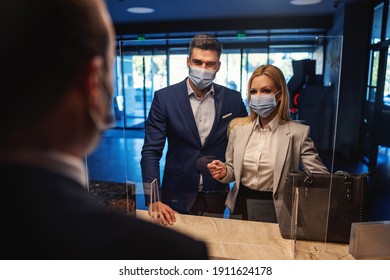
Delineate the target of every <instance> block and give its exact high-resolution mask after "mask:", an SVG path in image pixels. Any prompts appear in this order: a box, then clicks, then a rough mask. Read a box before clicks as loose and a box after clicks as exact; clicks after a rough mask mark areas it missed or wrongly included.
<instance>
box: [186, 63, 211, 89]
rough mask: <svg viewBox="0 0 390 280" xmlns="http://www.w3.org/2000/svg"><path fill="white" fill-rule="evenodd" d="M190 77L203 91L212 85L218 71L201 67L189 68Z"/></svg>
mask: <svg viewBox="0 0 390 280" xmlns="http://www.w3.org/2000/svg"><path fill="white" fill-rule="evenodd" d="M189 71H190V73H189V77H190V79H191V81H192V82H193V83H194V84H195V86H196V87H197V88H198V89H200V90H202V89H205V88H207V87H208V86H210V85H211V84H212V82H213V81H214V79H215V75H216V74H217V71H216V70H211V69H204V68H199V67H193V66H190V67H189Z"/></svg>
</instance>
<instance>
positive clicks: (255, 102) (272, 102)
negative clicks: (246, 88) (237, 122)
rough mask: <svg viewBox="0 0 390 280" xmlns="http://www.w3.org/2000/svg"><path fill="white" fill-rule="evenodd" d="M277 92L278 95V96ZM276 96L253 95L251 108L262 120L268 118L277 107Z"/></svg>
mask: <svg viewBox="0 0 390 280" xmlns="http://www.w3.org/2000/svg"><path fill="white" fill-rule="evenodd" d="M278 93H279V92H277V93H276V94H278ZM276 94H260V95H258V94H255V95H251V100H250V101H249V106H250V107H251V108H252V110H253V111H254V112H255V113H256V114H258V115H259V116H260V117H262V118H266V117H268V116H269V115H270V114H271V113H272V112H273V111H274V110H275V107H276V98H275V96H276Z"/></svg>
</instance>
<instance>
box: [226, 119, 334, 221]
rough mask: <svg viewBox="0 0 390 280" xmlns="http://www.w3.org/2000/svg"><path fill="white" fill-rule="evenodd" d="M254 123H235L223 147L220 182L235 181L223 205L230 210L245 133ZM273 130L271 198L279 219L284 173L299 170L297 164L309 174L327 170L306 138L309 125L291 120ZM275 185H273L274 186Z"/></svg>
mask: <svg viewBox="0 0 390 280" xmlns="http://www.w3.org/2000/svg"><path fill="white" fill-rule="evenodd" d="M253 125H254V123H253V122H252V123H250V124H247V125H244V126H236V127H234V128H233V129H232V130H231V131H230V135H229V142H228V146H227V149H226V162H225V164H226V167H227V175H226V176H225V178H223V179H222V180H220V181H222V182H224V183H228V182H233V181H234V182H235V184H234V186H233V188H232V189H231V190H230V191H229V194H228V197H227V199H226V206H227V207H228V209H229V210H230V211H233V210H234V206H235V203H236V198H237V194H238V190H239V189H240V178H241V171H242V163H243V158H244V153H245V149H246V146H247V144H248V140H249V136H250V134H251V131H252V129H253ZM275 133H277V134H278V137H277V141H278V143H277V144H278V149H277V154H276V157H275V164H274V166H275V167H274V187H273V198H274V204H275V211H276V215H277V218H278V221H280V213H281V209H282V206H283V196H284V189H285V182H286V178H287V174H288V172H289V171H291V170H299V167H300V163H301V164H302V167H303V168H307V169H309V170H310V171H312V172H313V173H329V172H328V170H327V168H326V167H325V166H324V165H323V163H322V162H321V159H320V158H319V156H318V153H317V150H316V148H315V147H314V143H313V141H312V140H311V138H310V137H309V133H310V127H309V126H307V125H303V124H300V123H298V122H295V121H290V122H288V123H285V124H279V126H278V128H277V129H276V131H275ZM275 186H276V187H275Z"/></svg>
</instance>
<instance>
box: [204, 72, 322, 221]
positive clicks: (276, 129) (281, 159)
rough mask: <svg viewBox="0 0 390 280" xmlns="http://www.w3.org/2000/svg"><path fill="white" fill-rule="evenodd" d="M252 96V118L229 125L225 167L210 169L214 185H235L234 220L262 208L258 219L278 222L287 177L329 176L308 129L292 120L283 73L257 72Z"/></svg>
mask: <svg viewBox="0 0 390 280" xmlns="http://www.w3.org/2000/svg"><path fill="white" fill-rule="evenodd" d="M248 93H249V94H248V104H249V109H250V115H249V116H248V117H244V118H236V119H234V120H232V121H231V123H230V124H229V128H228V135H229V142H228V146H227V150H226V162H225V163H223V162H221V161H219V160H214V161H212V162H211V163H209V164H208V166H207V167H208V169H209V171H210V173H211V176H212V177H213V178H214V179H216V180H218V181H220V182H224V183H230V182H235V184H234V186H233V188H232V189H231V190H230V192H229V194H228V197H227V200H226V206H227V207H228V208H229V210H230V213H231V217H233V218H238V219H244V220H247V219H248V214H249V215H251V214H252V212H249V213H248V207H249V208H251V207H253V205H257V206H259V205H261V204H259V203H263V204H262V206H260V209H262V210H260V211H258V212H257V217H256V219H257V220H261V221H265V222H277V221H280V219H281V217H280V213H281V209H282V206H283V194H284V188H285V178H286V177H287V174H288V172H289V171H290V170H299V168H300V167H303V168H307V169H309V170H311V171H312V172H315V173H328V170H327V168H326V167H325V166H324V165H323V163H322V162H321V159H320V158H319V156H318V153H317V150H316V149H315V147H314V143H313V141H312V140H311V138H310V136H309V133H310V127H309V126H306V125H303V124H300V123H298V122H296V121H292V120H291V119H290V116H289V101H288V96H289V94H288V90H287V85H286V80H285V78H284V75H283V73H282V71H281V70H280V69H279V68H277V67H276V66H273V65H262V66H260V67H258V68H257V69H256V70H255V71H254V72H253V74H252V76H251V77H250V79H249V82H248ZM264 201H265V202H267V203H264ZM257 209H259V207H258V208H257ZM249 218H250V217H249Z"/></svg>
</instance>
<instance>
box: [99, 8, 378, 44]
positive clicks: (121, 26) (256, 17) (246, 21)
mask: <svg viewBox="0 0 390 280" xmlns="http://www.w3.org/2000/svg"><path fill="white" fill-rule="evenodd" d="M295 1H298V2H305V1H313V0H295ZM317 1H319V0H317ZM358 1H370V0H322V1H321V2H320V3H317V4H313V5H292V4H291V3H290V2H291V1H290V0H193V1H190V0H106V3H107V6H108V9H109V12H110V14H111V17H112V19H113V21H114V24H115V28H116V32H117V34H118V35H119V36H125V35H136V34H153V33H154V34H166V35H169V34H171V35H172V34H174V33H180V32H184V33H188V32H198V31H223V30H224V31H226V30H235V31H240V30H241V31H246V30H260V31H263V32H270V31H272V32H277V31H279V32H284V31H285V30H288V31H289V32H291V31H292V30H294V32H297V33H300V32H317V33H318V32H325V31H326V30H328V29H329V28H330V27H331V26H332V22H333V16H334V14H335V13H336V12H337V10H338V9H340V7H342V6H343V5H345V4H348V3H351V2H358ZM131 7H146V8H152V9H154V12H153V13H150V14H133V13H129V12H128V11H127V9H128V8H131Z"/></svg>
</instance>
